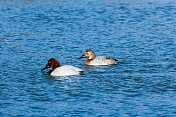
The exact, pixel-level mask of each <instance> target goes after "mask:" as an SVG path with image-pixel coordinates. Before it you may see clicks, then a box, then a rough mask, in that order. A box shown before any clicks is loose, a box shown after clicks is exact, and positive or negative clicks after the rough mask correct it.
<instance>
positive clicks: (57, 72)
mask: <svg viewBox="0 0 176 117" xmlns="http://www.w3.org/2000/svg"><path fill="white" fill-rule="evenodd" d="M83 72H84V71H83V70H82V69H80V68H77V67H74V66H71V65H64V66H61V67H57V68H56V69H54V71H52V72H51V74H50V75H52V76H69V75H80V74H82V73H83Z"/></svg>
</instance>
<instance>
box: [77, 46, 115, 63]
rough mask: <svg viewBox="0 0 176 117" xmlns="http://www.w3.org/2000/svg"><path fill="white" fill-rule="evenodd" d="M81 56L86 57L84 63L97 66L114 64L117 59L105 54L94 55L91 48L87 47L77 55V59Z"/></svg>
mask: <svg viewBox="0 0 176 117" xmlns="http://www.w3.org/2000/svg"><path fill="white" fill-rule="evenodd" d="M81 58H88V59H87V60H86V61H85V62H84V63H85V64H86V65H93V66H98V65H102V66H104V65H114V64H118V60H117V59H114V58H111V57H106V56H97V57H96V56H95V53H94V52H93V50H91V49H88V50H86V51H85V53H84V54H83V55H82V56H81V57H79V58H78V59H81Z"/></svg>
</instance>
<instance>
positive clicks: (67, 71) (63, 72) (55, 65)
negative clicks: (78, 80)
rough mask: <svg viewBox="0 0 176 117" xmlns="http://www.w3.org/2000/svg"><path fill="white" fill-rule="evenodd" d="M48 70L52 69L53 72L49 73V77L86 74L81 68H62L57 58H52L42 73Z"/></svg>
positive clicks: (66, 66) (65, 66) (67, 66)
mask: <svg viewBox="0 0 176 117" xmlns="http://www.w3.org/2000/svg"><path fill="white" fill-rule="evenodd" d="M47 68H51V70H49V71H48V73H49V75H51V76H69V75H82V74H85V72H84V71H83V70H82V69H80V68H77V67H74V66H71V65H64V66H61V64H60V62H59V61H58V60H56V59H55V58H51V59H50V60H49V61H48V63H47V64H46V66H45V67H44V68H43V69H42V71H43V70H44V69H47Z"/></svg>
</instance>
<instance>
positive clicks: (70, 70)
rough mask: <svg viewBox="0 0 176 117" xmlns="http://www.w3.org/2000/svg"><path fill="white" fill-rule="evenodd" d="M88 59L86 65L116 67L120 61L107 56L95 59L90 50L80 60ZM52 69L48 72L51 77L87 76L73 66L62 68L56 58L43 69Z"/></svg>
mask: <svg viewBox="0 0 176 117" xmlns="http://www.w3.org/2000/svg"><path fill="white" fill-rule="evenodd" d="M86 57H88V59H87V60H86V61H85V64H86V65H93V66H98V65H114V64H118V60H117V59H114V58H110V57H106V56H98V57H95V53H94V52H93V51H92V50H91V49H88V50H86V52H85V53H84V54H83V55H82V56H81V57H80V58H78V59H81V58H86ZM47 68H51V70H49V71H48V73H49V75H51V76H69V75H83V74H85V72H84V70H82V69H80V68H77V67H74V66H71V65H64V66H61V64H60V62H59V61H58V60H56V59H54V58H51V59H50V60H49V61H48V63H47V64H46V66H45V67H44V68H43V69H42V71H43V70H44V69H47Z"/></svg>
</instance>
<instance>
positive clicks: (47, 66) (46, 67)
mask: <svg viewBox="0 0 176 117" xmlns="http://www.w3.org/2000/svg"><path fill="white" fill-rule="evenodd" d="M48 68H49V65H48V64H46V66H45V67H44V68H43V69H42V70H41V71H43V70H45V69H48Z"/></svg>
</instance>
